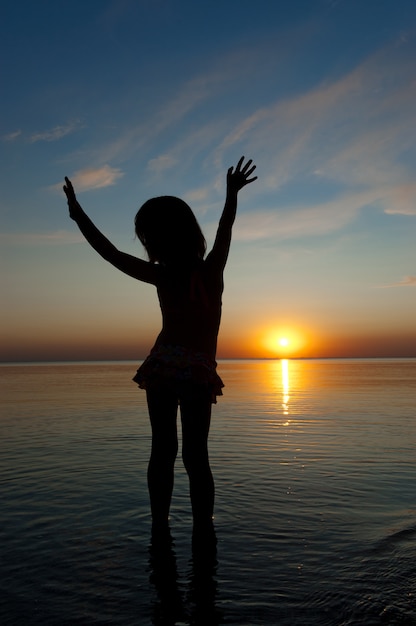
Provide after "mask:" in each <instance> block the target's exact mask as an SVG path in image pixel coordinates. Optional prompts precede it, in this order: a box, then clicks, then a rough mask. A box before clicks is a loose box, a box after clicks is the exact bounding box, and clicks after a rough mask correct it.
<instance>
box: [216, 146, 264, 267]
mask: <svg viewBox="0 0 416 626" xmlns="http://www.w3.org/2000/svg"><path fill="white" fill-rule="evenodd" d="M243 163H244V157H243V156H242V157H241V159H240V160H239V162H238V163H237V165H236V167H235V169H234V167H230V168H229V170H228V172H227V195H226V198H225V205H224V210H223V212H222V215H221V218H220V222H219V225H218V230H217V235H216V237H215V242H214V246H213V248H212V250H211V252H210V254H209V257H210V260H211V262H214V263H215V264H218V265H219V266H220V267H221V268H222V269H223V268H224V267H225V264H226V262H227V258H228V252H229V250H230V244H231V234H232V228H233V224H234V220H235V215H236V212H237V195H238V192H239V191H240V189H242V188H243V187H245V186H246V185H249V184H250V183H252V182H254V181H255V180H257V176H253V177H252V178H250V176H251V174H252V173H253V172H254V170H255V169H256V166H255V165H252V163H253V161H252V160H251V159H250V160H249V161H247V163H246V164H245V165H243Z"/></svg>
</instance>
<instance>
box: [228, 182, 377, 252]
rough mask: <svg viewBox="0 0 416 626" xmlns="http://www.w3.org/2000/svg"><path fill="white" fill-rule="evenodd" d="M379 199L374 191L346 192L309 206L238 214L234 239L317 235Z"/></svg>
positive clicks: (325, 232) (332, 229)
mask: <svg viewBox="0 0 416 626" xmlns="http://www.w3.org/2000/svg"><path fill="white" fill-rule="evenodd" d="M378 201H379V196H378V194H376V193H373V192H363V193H357V194H345V195H343V196H339V197H338V198H336V199H334V200H331V201H329V202H325V203H321V204H314V205H309V206H295V207H278V206H276V208H275V209H271V210H263V211H256V212H254V213H244V214H241V215H239V217H238V220H237V222H236V225H235V227H234V239H236V240H240V241H252V240H260V239H274V240H275V241H276V240H279V239H293V238H298V237H304V236H317V235H324V234H327V233H331V232H334V231H337V230H340V229H341V228H343V227H344V226H345V225H346V224H348V223H349V222H351V221H352V220H353V219H354V218H355V217H356V215H357V214H358V212H359V210H360V209H361V207H363V206H366V205H370V204H374V203H376V202H378Z"/></svg>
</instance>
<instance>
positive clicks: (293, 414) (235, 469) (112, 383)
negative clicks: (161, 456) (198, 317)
mask: <svg viewBox="0 0 416 626" xmlns="http://www.w3.org/2000/svg"><path fill="white" fill-rule="evenodd" d="M135 370H136V364H134V363H85V364H80V363H76V364H33V365H13V366H2V367H0V382H1V397H2V416H1V421H0V424H1V440H2V451H1V456H0V481H1V499H2V504H1V506H2V508H1V513H0V516H1V526H0V551H1V561H0V588H1V600H0V602H1V608H0V623H1V624H2V625H8V624H13V625H14V624H19V625H20V624H28V625H31V624H34V625H38V624H39V625H42V626H48V625H56V626H62V625H74V624H81V625H83V624H85V625H87V624H88V625H94V624H100V625H104V624H108V625H112V624H114V625H118V624H120V625H132V626H136V625H137V626H142V625H143V626H147V625H150V624H156V625H172V626H173V625H177V626H179V625H190V624H195V625H197V624H204V625H211V626H212V625H220V624H234V625H237V626H254V625H270V626H297V625H299V626H309V625H311V626H341V625H343V626H347V625H354V626H355V625H363V626H371V625H373V624H374V625H378V624H384V625H389V626H390V625H415V624H416V480H415V478H416V467H415V459H416V456H415V450H416V359H406V360H399V359H392V360H306V361H297V360H290V361H279V360H276V361H273V360H270V361H223V362H220V363H219V373H220V375H221V376H222V378H223V379H224V382H225V384H226V387H225V390H224V397H223V398H220V399H219V402H218V404H217V405H216V406H215V407H214V415H213V423H212V430H211V435H210V452H211V462H212V469H213V472H214V476H215V482H216V492H217V496H216V509H215V510H216V519H215V524H216V532H217V540H218V545H217V555H216V559H215V558H212V559H209V558H207V559H205V560H204V559H202V561H198V560H197V559H193V558H192V552H191V532H192V523H191V512H190V505H189V499H188V488H187V480H186V475H185V473H184V470H183V468H182V464H181V461H180V459H178V461H177V465H176V470H177V472H176V483H175V491H174V499H173V505H172V535H173V539H174V543H173V546H172V548H171V549H169V548H167V549H166V551H165V553H163V554H159V553H155V551H154V550H152V549H151V548H150V516H149V506H148V498H147V488H146V465H147V459H148V456H149V448H150V430H149V424H148V419H147V414H146V406H145V397H144V392H141V391H140V390H138V389H137V388H136V386H135V385H134V383H132V382H131V377H132V376H133V375H134V373H135Z"/></svg>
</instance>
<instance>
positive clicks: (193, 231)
mask: <svg viewBox="0 0 416 626" xmlns="http://www.w3.org/2000/svg"><path fill="white" fill-rule="evenodd" d="M134 226H135V232H136V235H137V237H138V238H139V239H140V241H141V243H142V244H143V246H144V248H145V250H146V252H147V256H148V257H149V261H150V262H151V263H161V264H164V265H168V264H170V263H177V262H180V263H190V264H194V263H196V262H197V261H199V260H202V259H203V258H204V255H205V251H206V242H205V238H204V235H203V234H202V231H201V228H200V226H199V224H198V222H197V220H196V217H195V215H194V214H193V212H192V209H191V207H190V206H188V205H187V204H186V202H184V201H183V200H181V199H180V198H176V197H175V196H159V197H157V198H151V199H150V200H147V202H145V203H144V204H143V205H142V206H141V207H140V209H139V210H138V212H137V214H136V217H135V219H134Z"/></svg>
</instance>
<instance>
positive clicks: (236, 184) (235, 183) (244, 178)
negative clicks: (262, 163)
mask: <svg viewBox="0 0 416 626" xmlns="http://www.w3.org/2000/svg"><path fill="white" fill-rule="evenodd" d="M243 161H244V157H243V156H242V157H241V159H240V160H239V162H238V163H237V165H236V168H235V170H234V168H233V167H230V168H229V170H228V172H227V190H228V191H231V192H235V193H237V192H238V191H240V189H242V188H243V187H245V186H246V185H249V184H250V183H253V182H254V181H255V180H257V176H253V178H249V176H250V175H251V174H252V173H253V172H254V170H255V169H256V166H255V165H252V163H253V161H252V159H250V160H249V161H247V163H246V164H245V165H243ZM242 165H243V167H241V166H242Z"/></svg>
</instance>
